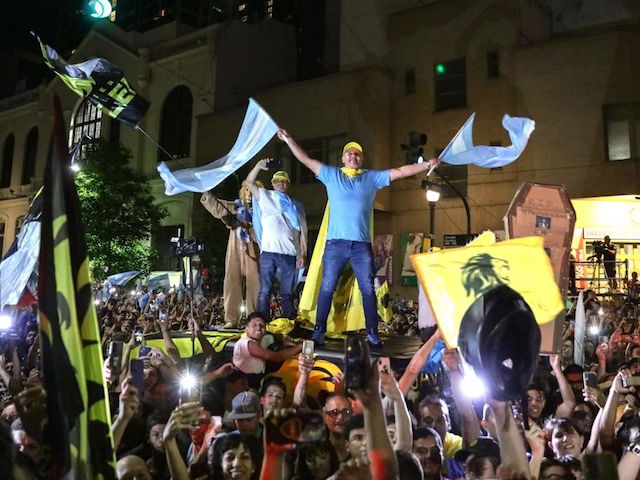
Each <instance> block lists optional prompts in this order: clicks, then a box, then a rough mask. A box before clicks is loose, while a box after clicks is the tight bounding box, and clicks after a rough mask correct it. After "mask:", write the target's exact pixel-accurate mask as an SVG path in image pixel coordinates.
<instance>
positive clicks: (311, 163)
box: [278, 128, 322, 175]
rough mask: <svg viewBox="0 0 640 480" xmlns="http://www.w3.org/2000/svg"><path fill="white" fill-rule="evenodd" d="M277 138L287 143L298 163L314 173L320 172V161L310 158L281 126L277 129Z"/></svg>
mask: <svg viewBox="0 0 640 480" xmlns="http://www.w3.org/2000/svg"><path fill="white" fill-rule="evenodd" d="M278 138H279V139H280V140H282V141H283V142H284V143H286V144H287V147H289V150H291V153H293V156H294V157H296V158H297V159H298V161H299V162H300V163H302V164H303V165H304V166H305V167H307V168H308V169H309V170H311V171H312V172H313V173H314V175H318V173H320V167H322V162H320V161H318V160H315V159H313V158H311V157H310V156H309V155H308V154H307V152H305V151H304V150H303V149H302V147H300V145H298V144H297V143H296V141H295V140H294V139H293V137H291V135H289V132H287V131H286V130H285V129H283V128H281V129H280V130H278Z"/></svg>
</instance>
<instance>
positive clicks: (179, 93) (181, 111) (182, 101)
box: [158, 85, 193, 162]
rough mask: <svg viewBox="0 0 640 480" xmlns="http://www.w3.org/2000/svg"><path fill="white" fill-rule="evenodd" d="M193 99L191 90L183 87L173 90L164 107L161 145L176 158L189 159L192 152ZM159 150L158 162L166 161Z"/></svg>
mask: <svg viewBox="0 0 640 480" xmlns="http://www.w3.org/2000/svg"><path fill="white" fill-rule="evenodd" d="M192 111H193V97H192V96H191V90H189V88H187V87H185V86H184V85H181V86H179V87H176V88H174V89H173V90H171V92H170V93H169V95H168V96H167V99H166V100H165V102H164V106H163V107H162V120H161V124H160V145H162V146H163V147H164V148H165V150H167V151H168V152H169V153H171V154H172V155H174V156H175V157H176V158H185V157H188V156H189V154H190V151H191V116H192ZM165 157H166V154H165V153H163V152H162V151H161V150H159V149H158V161H159V162H160V161H163V160H166V158H165Z"/></svg>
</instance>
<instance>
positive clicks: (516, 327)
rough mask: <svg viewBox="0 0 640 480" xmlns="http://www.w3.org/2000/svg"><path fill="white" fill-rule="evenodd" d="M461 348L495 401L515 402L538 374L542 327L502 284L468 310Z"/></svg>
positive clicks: (476, 301)
mask: <svg viewBox="0 0 640 480" xmlns="http://www.w3.org/2000/svg"><path fill="white" fill-rule="evenodd" d="M458 345H459V346H460V352H461V354H462V356H463V357H464V359H465V360H466V361H467V362H468V363H469V364H470V365H471V366H472V367H473V368H474V370H475V371H476V373H477V374H478V376H480V377H482V378H483V379H484V381H485V384H486V385H487V387H488V389H489V391H490V392H491V395H492V397H493V398H495V399H497V400H503V401H504V400H511V399H516V398H520V397H521V395H522V393H523V392H524V391H525V390H526V388H527V385H528V384H529V382H530V380H531V377H532V376H533V373H534V371H535V368H536V365H537V360H538V355H539V354H540V327H538V324H537V323H536V320H535V317H534V316H533V312H532V311H531V308H530V307H529V305H528V304H527V302H525V301H524V299H523V298H522V296H521V295H520V294H519V293H518V292H516V291H515V290H513V289H511V288H509V287H508V286H507V285H501V286H499V287H496V288H494V289H492V290H489V291H488V292H486V293H484V294H483V295H481V296H479V297H478V298H477V299H476V300H475V301H474V302H473V303H472V304H471V306H470V307H469V308H468V309H467V311H466V312H465V314H464V316H463V317H462V322H461V323H460V332H459V334H458Z"/></svg>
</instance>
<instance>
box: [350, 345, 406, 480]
mask: <svg viewBox="0 0 640 480" xmlns="http://www.w3.org/2000/svg"><path fill="white" fill-rule="evenodd" d="M365 350H366V355H365V359H366V362H367V365H366V366H365V369H366V372H365V377H366V378H367V385H366V386H365V388H363V389H361V390H360V389H358V390H354V391H353V393H354V395H355V396H356V398H357V399H358V400H360V402H361V403H362V407H363V411H362V414H363V416H364V432H365V439H366V442H367V456H368V458H369V468H370V472H371V474H372V478H373V480H387V479H388V480H395V479H397V478H399V472H398V460H397V458H396V454H395V452H394V450H393V446H392V445H391V440H390V439H389V434H388V433H387V426H386V425H385V421H384V412H383V411H382V398H381V396H380V385H379V374H378V368H379V367H378V360H377V359H376V360H375V361H374V362H373V364H371V363H370V362H371V360H370V359H371V357H370V356H369V348H368V346H367V345H365Z"/></svg>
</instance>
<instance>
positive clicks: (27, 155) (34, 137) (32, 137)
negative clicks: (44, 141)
mask: <svg viewBox="0 0 640 480" xmlns="http://www.w3.org/2000/svg"><path fill="white" fill-rule="evenodd" d="M37 158H38V127H33V128H32V129H31V130H29V134H28V135H27V140H26V141H25V145H24V163H23V164H22V180H21V181H20V185H28V184H29V183H31V179H32V178H33V177H35V175H36V160H37Z"/></svg>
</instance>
